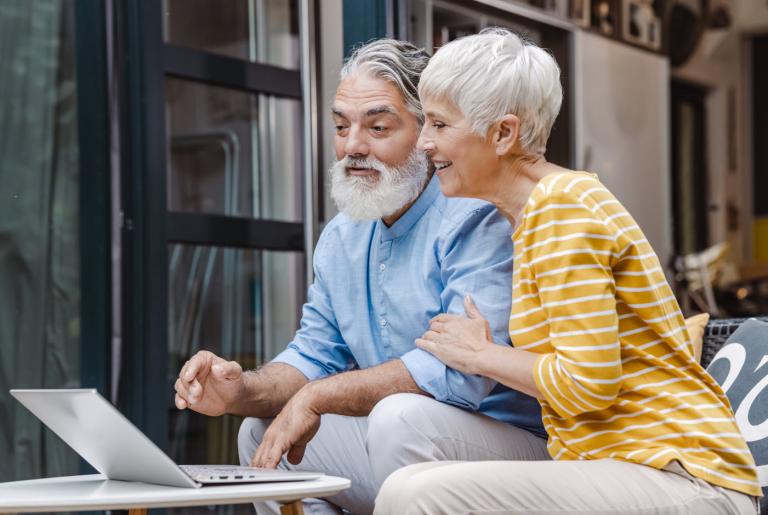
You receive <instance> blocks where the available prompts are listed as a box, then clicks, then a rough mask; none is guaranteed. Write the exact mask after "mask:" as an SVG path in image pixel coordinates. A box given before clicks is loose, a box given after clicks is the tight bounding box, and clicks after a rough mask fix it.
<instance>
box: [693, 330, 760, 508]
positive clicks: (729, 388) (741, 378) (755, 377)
mask: <svg viewBox="0 0 768 515" xmlns="http://www.w3.org/2000/svg"><path fill="white" fill-rule="evenodd" d="M707 371H708V372H709V373H710V374H711V375H712V377H714V378H715V380H716V381H717V382H718V383H719V384H720V385H721V386H722V387H723V390H724V391H725V394H726V395H727V396H728V400H730V401H731V407H732V408H733V412H734V413H735V414H736V423H737V424H738V425H739V429H740V430H741V434H742V435H744V439H745V440H746V441H747V445H749V450H750V451H752V456H754V458H755V463H757V473H758V476H759V478H760V486H761V487H762V489H763V495H764V496H765V495H768V323H765V322H760V321H759V320H754V319H751V320H747V321H746V322H744V323H743V324H741V326H739V328H738V329H736V331H735V332H734V333H733V334H732V335H731V337H730V338H728V341H726V342H725V345H723V347H722V348H721V349H720V351H719V352H718V353H717V354H715V357H714V359H713V360H712V363H710V364H709V367H707ZM760 507H761V509H762V512H763V513H768V512H767V511H766V510H768V498H767V497H763V498H762V499H760Z"/></svg>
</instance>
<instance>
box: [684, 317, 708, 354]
mask: <svg viewBox="0 0 768 515" xmlns="http://www.w3.org/2000/svg"><path fill="white" fill-rule="evenodd" d="M707 322H709V313H701V314H700V315H694V316H692V317H690V318H686V319H685V326H686V327H687V328H688V335H689V336H690V337H691V343H693V356H694V357H695V358H696V361H698V362H699V363H701V347H702V345H703V344H704V329H705V328H706V327H707Z"/></svg>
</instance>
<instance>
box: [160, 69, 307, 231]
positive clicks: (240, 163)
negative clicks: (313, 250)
mask: <svg viewBox="0 0 768 515" xmlns="http://www.w3.org/2000/svg"><path fill="white" fill-rule="evenodd" d="M166 109H167V120H168V129H169V130H168V134H169V136H168V137H169V147H170V150H169V165H170V166H169V173H168V208H169V209H170V210H172V211H185V212H198V213H208V214H221V215H231V216H247V217H255V218H269V219H275V220H284V221H291V222H299V221H301V219H302V212H301V191H302V190H301V151H300V149H301V145H300V141H301V140H300V138H301V134H300V120H301V112H300V109H301V106H300V103H299V102H298V101H297V100H288V99H282V98H276V97H267V96H257V95H251V94H248V93H244V92H241V91H235V90H230V89H225V88H219V87H213V86H207V85H204V84H200V83H195V82H190V81H185V80H181V79H173V78H169V79H167V82H166Z"/></svg>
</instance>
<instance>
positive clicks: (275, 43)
mask: <svg viewBox="0 0 768 515" xmlns="http://www.w3.org/2000/svg"><path fill="white" fill-rule="evenodd" d="M163 3H164V7H165V8H164V10H163V12H164V13H165V20H164V21H165V23H164V30H165V40H166V41H167V42H168V43H172V44H174V45H179V46H185V47H189V48H194V49H196V50H204V51H206V52H211V53H214V54H221V55H225V56H228V57H234V58H237V59H242V60H246V61H256V62H259V63H264V64H272V65H275V66H281V67H283V68H290V69H298V67H299V30H298V6H297V0H164V2H163Z"/></svg>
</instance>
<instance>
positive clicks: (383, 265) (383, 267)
mask: <svg viewBox="0 0 768 515" xmlns="http://www.w3.org/2000/svg"><path fill="white" fill-rule="evenodd" d="M386 269H387V265H385V264H384V263H382V264H380V265H379V270H380V271H382V272H383V271H384V270H386Z"/></svg>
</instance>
